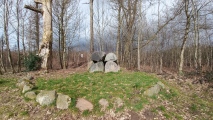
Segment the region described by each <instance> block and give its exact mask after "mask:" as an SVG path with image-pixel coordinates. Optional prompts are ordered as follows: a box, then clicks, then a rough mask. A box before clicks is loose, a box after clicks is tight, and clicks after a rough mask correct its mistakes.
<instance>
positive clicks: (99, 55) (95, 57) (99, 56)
mask: <svg viewBox="0 0 213 120" xmlns="http://www.w3.org/2000/svg"><path fill="white" fill-rule="evenodd" d="M105 56H106V53H105V52H98V51H96V52H93V53H92V55H91V60H92V61H94V62H99V61H103V60H104V57H105Z"/></svg>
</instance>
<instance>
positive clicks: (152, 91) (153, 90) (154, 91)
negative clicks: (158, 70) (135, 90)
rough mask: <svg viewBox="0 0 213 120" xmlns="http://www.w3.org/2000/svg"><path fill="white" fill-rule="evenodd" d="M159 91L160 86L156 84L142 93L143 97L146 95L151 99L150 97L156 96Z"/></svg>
mask: <svg viewBox="0 0 213 120" xmlns="http://www.w3.org/2000/svg"><path fill="white" fill-rule="evenodd" d="M160 90H161V85H159V84H156V85H154V86H153V87H151V88H149V89H148V90H146V91H145V92H144V95H147V96H149V97H151V96H153V95H156V94H158V93H159V92H160Z"/></svg>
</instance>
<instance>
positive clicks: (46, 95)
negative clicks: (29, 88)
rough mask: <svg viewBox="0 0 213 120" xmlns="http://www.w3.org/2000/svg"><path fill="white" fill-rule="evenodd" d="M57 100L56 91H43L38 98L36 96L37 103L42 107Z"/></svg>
mask: <svg viewBox="0 0 213 120" xmlns="http://www.w3.org/2000/svg"><path fill="white" fill-rule="evenodd" d="M55 98H56V92H55V90H53V91H45V90H42V91H41V92H40V93H39V94H38V95H37V96H36V101H37V102H38V103H39V104H40V105H42V106H43V105H50V104H51V103H53V102H54V101H55Z"/></svg>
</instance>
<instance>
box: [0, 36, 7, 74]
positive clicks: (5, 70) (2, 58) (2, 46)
mask: <svg viewBox="0 0 213 120" xmlns="http://www.w3.org/2000/svg"><path fill="white" fill-rule="evenodd" d="M3 53H4V39H3V37H2V38H1V67H2V69H3V70H4V72H7V69H6V67H5V65H4V61H3V60H4V57H3Z"/></svg>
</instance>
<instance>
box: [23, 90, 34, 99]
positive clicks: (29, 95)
mask: <svg viewBox="0 0 213 120" xmlns="http://www.w3.org/2000/svg"><path fill="white" fill-rule="evenodd" d="M24 97H26V98H28V99H31V100H32V99H35V98H36V94H35V92H33V91H30V92H26V93H25V94H24Z"/></svg>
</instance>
